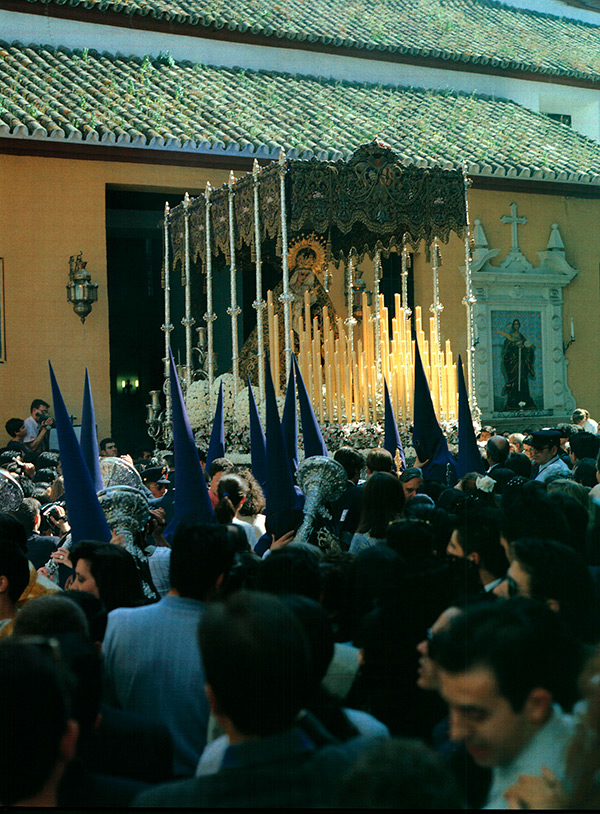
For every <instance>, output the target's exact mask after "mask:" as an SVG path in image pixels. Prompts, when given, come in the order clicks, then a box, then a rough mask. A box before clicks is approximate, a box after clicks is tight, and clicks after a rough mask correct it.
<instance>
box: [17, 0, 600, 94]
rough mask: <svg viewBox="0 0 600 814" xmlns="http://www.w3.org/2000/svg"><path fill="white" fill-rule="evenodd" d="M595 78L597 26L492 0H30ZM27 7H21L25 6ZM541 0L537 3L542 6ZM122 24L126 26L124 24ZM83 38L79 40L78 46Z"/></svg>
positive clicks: (599, 59)
mask: <svg viewBox="0 0 600 814" xmlns="http://www.w3.org/2000/svg"><path fill="white" fill-rule="evenodd" d="M28 2H30V3H44V4H47V5H53V4H55V5H66V4H67V2H68V5H69V6H77V7H80V8H82V9H95V10H99V11H103V12H117V13H121V14H123V15H126V16H127V17H132V16H138V15H139V16H141V17H152V18H157V19H162V20H165V21H174V22H179V23H186V24H189V25H193V26H198V27H199V28H202V27H205V28H211V29H225V30H227V29H228V30H230V31H237V32H241V33H245V32H249V33H252V34H260V35H264V36H266V37H271V38H274V39H278V40H295V41H299V42H308V43H323V44H325V45H333V46H339V47H350V48H358V49H365V50H367V51H381V52H396V53H398V54H408V55H414V56H420V57H430V58H436V59H440V58H441V59H447V60H448V61H452V62H470V63H477V64H480V65H487V66H491V67H493V68H495V69H509V70H517V71H533V72H535V73H541V74H551V75H557V76H560V75H566V76H572V77H578V78H580V79H587V80H591V81H594V82H598V81H600V27H599V26H594V25H590V24H588V23H583V22H580V21H577V20H571V19H568V18H564V17H556V16H553V15H550V14H542V13H539V12H533V11H529V10H526V9H515V8H511V7H509V6H507V5H504V4H502V3H499V2H495V0H311V1H310V2H308V0H285V2H284V1H283V0H210V2H207V0H28ZM24 5H25V4H24ZM543 5H544V4H543V3H540V6H541V7H542V8H543ZM124 24H126V23H125V22H124ZM84 44H85V43H82V45H84Z"/></svg>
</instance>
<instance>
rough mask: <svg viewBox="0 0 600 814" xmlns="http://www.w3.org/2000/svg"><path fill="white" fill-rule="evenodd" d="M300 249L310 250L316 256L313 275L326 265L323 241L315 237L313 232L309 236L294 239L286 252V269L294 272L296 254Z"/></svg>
mask: <svg viewBox="0 0 600 814" xmlns="http://www.w3.org/2000/svg"><path fill="white" fill-rule="evenodd" d="M302 249H312V250H313V252H314V253H315V254H316V256H317V259H316V260H315V264H314V266H313V271H314V272H315V273H317V272H321V271H323V270H324V268H325V266H326V265H327V263H326V260H325V241H324V240H322V239H321V238H320V237H317V235H315V234H314V233H313V232H311V234H310V235H300V237H298V238H296V240H295V241H294V242H293V243H292V244H291V246H290V247H289V250H288V268H289V270H290V271H294V269H295V268H296V257H297V256H298V252H299V251H301V250H302Z"/></svg>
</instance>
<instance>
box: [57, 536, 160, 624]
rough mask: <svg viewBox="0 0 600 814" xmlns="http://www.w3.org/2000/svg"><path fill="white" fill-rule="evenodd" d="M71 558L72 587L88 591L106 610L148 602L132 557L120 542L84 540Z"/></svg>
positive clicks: (73, 551)
mask: <svg viewBox="0 0 600 814" xmlns="http://www.w3.org/2000/svg"><path fill="white" fill-rule="evenodd" d="M70 560H71V562H72V564H73V568H74V570H75V577H74V579H73V584H72V585H71V590H74V591H89V593H91V594H93V595H94V596H97V597H98V599H101V600H102V603H103V604H104V607H105V608H106V610H107V611H111V610H114V609H115V608H135V607H137V606H138V605H145V604H147V602H148V600H147V599H146V598H145V596H144V591H143V588H142V581H141V577H140V573H139V571H138V569H137V566H136V564H135V560H134V559H133V557H132V556H131V554H130V553H129V552H128V551H126V550H125V549H124V548H122V547H121V546H118V545H114V544H113V543H100V542H96V541H91V540H90V541H88V540H84V541H82V542H81V543H78V545H76V546H75V547H74V548H73V550H72V551H71V555H70Z"/></svg>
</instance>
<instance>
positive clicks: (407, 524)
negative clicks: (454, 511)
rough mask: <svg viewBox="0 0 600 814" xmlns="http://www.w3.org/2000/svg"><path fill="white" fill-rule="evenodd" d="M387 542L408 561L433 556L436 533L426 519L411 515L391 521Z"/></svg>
mask: <svg viewBox="0 0 600 814" xmlns="http://www.w3.org/2000/svg"><path fill="white" fill-rule="evenodd" d="M386 544H387V545H388V546H389V548H391V549H392V550H393V551H395V552H396V553H397V554H399V555H400V556H401V557H402V558H403V559H404V560H406V561H407V562H409V561H415V560H420V559H423V558H428V557H431V556H432V555H433V553H434V534H433V528H432V527H431V524H430V523H428V522H427V521H426V520H418V519H417V518H413V517H409V518H406V519H405V520H398V521H396V522H395V523H390V525H389V526H388V527H387V533H386Z"/></svg>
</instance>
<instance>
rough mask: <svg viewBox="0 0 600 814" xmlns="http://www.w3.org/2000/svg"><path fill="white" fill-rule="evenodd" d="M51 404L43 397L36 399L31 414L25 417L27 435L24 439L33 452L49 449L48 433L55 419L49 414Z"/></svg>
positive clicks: (32, 403)
mask: <svg viewBox="0 0 600 814" xmlns="http://www.w3.org/2000/svg"><path fill="white" fill-rule="evenodd" d="M49 408H50V405H49V404H48V402H46V401H44V400H43V399H34V400H33V401H32V402H31V407H30V408H29V411H30V413H31V415H30V416H29V418H26V419H25V422H24V423H25V428H26V429H27V435H26V436H25V438H24V439H23V443H24V444H25V446H27V447H29V449H30V450H31V451H32V452H44V451H46V450H47V449H48V446H49V444H48V440H49V436H48V433H49V432H50V427H51V426H52V424H53V423H54V422H53V419H51V418H50V417H49V416H48V410H49Z"/></svg>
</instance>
